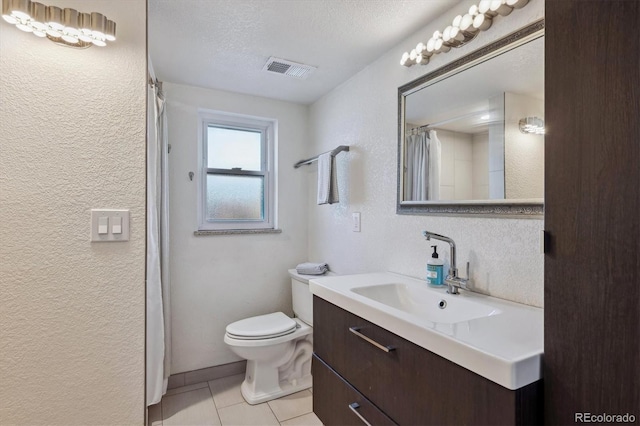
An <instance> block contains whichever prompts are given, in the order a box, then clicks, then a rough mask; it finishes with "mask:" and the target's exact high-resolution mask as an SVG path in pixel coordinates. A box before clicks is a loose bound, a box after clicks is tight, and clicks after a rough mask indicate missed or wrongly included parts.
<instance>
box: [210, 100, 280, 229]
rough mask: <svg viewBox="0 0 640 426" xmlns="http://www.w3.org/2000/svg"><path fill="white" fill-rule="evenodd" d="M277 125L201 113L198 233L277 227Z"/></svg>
mask: <svg viewBox="0 0 640 426" xmlns="http://www.w3.org/2000/svg"><path fill="white" fill-rule="evenodd" d="M275 124H276V123H275V121H273V120H267V119H261V118H256V117H247V116H241V115H232V114H226V113H220V112H215V113H213V112H200V129H201V130H200V131H201V137H200V141H201V143H200V147H201V154H202V155H201V156H200V161H201V167H200V180H199V186H200V192H199V194H200V197H199V208H198V212H199V227H198V229H199V230H231V229H239V230H242V229H273V228H274V227H275V217H274V201H275V194H274V186H275V178H274V176H275V175H274V160H273V159H274V150H275V142H274V139H275V138H274V133H275V132H274V128H275Z"/></svg>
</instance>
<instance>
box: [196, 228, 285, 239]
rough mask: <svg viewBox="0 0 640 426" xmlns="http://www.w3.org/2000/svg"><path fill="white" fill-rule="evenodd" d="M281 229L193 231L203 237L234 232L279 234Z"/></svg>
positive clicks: (197, 235)
mask: <svg viewBox="0 0 640 426" xmlns="http://www.w3.org/2000/svg"><path fill="white" fill-rule="evenodd" d="M280 233H282V229H271V228H268V229H216V230H202V231H194V232H193V235H195V236H196V237H204V236H207V235H236V234H280Z"/></svg>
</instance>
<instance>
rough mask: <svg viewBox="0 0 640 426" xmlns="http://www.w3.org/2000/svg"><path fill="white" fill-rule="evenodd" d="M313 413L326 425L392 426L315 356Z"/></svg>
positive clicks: (383, 415)
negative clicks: (367, 425)
mask: <svg viewBox="0 0 640 426" xmlns="http://www.w3.org/2000/svg"><path fill="white" fill-rule="evenodd" d="M311 368H312V374H313V386H314V389H313V412H314V413H316V416H318V418H319V419H320V420H321V421H322V423H323V424H324V425H326V426H331V425H344V426H350V425H353V426H363V425H366V424H369V425H395V423H394V422H393V421H392V420H391V419H390V418H389V417H387V416H386V415H385V414H384V413H383V412H382V411H380V410H379V409H378V408H377V407H376V406H375V405H373V404H372V403H371V402H370V401H369V400H367V399H366V398H365V397H364V396H362V395H361V394H360V393H359V392H358V391H356V390H355V389H354V388H353V387H352V386H350V385H349V384H348V383H347V382H345V381H344V380H343V379H342V378H341V377H340V376H339V375H338V374H336V372H334V371H333V370H332V369H331V368H330V367H329V366H327V365H326V364H325V363H324V362H322V360H320V359H319V358H318V357H316V356H314V357H313V363H312V367H311Z"/></svg>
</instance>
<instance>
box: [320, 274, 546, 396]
mask: <svg viewBox="0 0 640 426" xmlns="http://www.w3.org/2000/svg"><path fill="white" fill-rule="evenodd" d="M309 286H310V290H311V292H312V293H313V294H314V295H316V296H318V297H321V298H322V299H324V300H326V301H328V302H330V303H333V304H334V305H336V306H339V307H341V308H343V309H345V310H347V311H349V312H352V313H353V314H355V315H357V316H359V317H361V318H364V319H366V320H368V321H370V322H372V323H374V324H377V325H379V326H380V327H383V328H385V329H387V330H389V331H391V332H393V333H395V334H397V335H398V336H400V337H402V338H404V339H406V340H408V341H410V342H413V343H415V344H416V345H418V346H421V347H423V348H425V349H427V350H429V351H431V352H433V353H435V354H437V355H440V356H442V357H443V358H446V359H448V360H450V361H452V362H454V363H456V364H458V365H460V366H462V367H464V368H467V369H468V370H471V371H473V372H475V373H476V374H479V375H481V376H483V377H485V378H487V379H489V380H491V381H493V382H495V383H497V384H499V385H501V386H504V387H506V388H508V389H512V390H514V389H519V388H521V387H523V386H526V385H528V384H530V383H533V382H535V381H537V380H539V379H541V378H542V354H543V344H544V338H543V336H544V335H543V312H544V311H543V309H541V308H536V307H532V306H527V305H522V304H519V303H514V302H509V301H506V300H502V299H497V298H494V297H490V296H486V295H482V294H478V293H473V292H470V291H461V292H460V294H459V295H450V294H448V293H447V292H446V288H442V289H436V288H431V287H428V286H427V284H426V283H425V281H422V280H418V279H415V278H411V277H407V276H404V275H400V274H395V273H391V272H382V273H371V274H356V275H341V276H333V277H322V278H314V279H311V280H310V281H309ZM380 290H383V291H380ZM367 295H368V296H369V297H367ZM372 295H373V296H372ZM372 297H373V298H372ZM375 299H377V300H375ZM442 301H444V304H445V305H446V306H445V307H444V308H441V306H442V305H443V303H441V302H442ZM447 310H448V311H447ZM456 317H459V318H460V320H457V319H456ZM354 325H355V324H354Z"/></svg>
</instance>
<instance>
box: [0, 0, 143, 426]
mask: <svg viewBox="0 0 640 426" xmlns="http://www.w3.org/2000/svg"><path fill="white" fill-rule="evenodd" d="M48 4H54V5H56V6H60V7H72V8H75V9H78V10H80V11H83V12H91V11H97V12H101V13H103V14H105V15H106V16H107V17H108V18H110V19H112V20H114V21H116V22H117V29H118V34H117V36H118V40H117V41H116V42H115V43H112V44H110V45H109V46H108V47H105V48H98V47H92V48H89V49H87V50H76V49H70V48H65V47H60V46H56V45H54V44H53V43H51V42H50V41H48V40H46V39H39V38H36V37H35V36H33V35H31V34H27V33H23V32H21V31H18V30H16V29H15V28H14V27H12V26H10V25H8V24H7V23H5V22H4V21H2V22H0V292H1V296H0V383H2V385H1V386H0V424H3V425H5V424H31V425H34V424H45V423H46V424H60V425H62V424H64V425H71V424H85V425H86V424H98V423H100V424H120V425H125V424H143V422H144V318H145V310H144V309H145V291H144V277H145V99H146V98H145V94H146V84H145V82H146V40H145V38H146V35H145V32H146V29H145V22H146V2H145V1H144V0H126V1H124V0H119V1H113V0H94V1H80V0H76V1H69V0H67V1H65V0H58V1H54V2H53V3H48ZM92 208H124V209H130V211H131V240H130V241H129V242H125V243H90V242H89V229H90V228H89V223H90V210H91V209H92Z"/></svg>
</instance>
